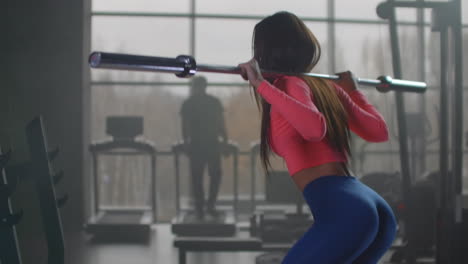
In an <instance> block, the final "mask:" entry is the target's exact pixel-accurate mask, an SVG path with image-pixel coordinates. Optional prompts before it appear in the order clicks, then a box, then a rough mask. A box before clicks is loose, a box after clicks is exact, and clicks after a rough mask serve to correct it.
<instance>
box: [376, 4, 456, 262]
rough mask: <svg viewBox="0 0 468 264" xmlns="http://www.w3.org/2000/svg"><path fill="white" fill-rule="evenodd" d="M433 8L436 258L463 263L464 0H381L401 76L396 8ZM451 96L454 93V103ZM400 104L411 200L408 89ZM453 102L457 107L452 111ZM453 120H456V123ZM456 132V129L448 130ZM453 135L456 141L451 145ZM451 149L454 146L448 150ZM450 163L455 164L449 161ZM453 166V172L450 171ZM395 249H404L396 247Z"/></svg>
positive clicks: (409, 255) (411, 255) (407, 256)
mask: <svg viewBox="0 0 468 264" xmlns="http://www.w3.org/2000/svg"><path fill="white" fill-rule="evenodd" d="M397 7H410V8H421V9H422V8H431V9H432V12H433V13H432V18H433V19H432V31H436V32H439V33H440V34H439V35H440V69H441V83H440V86H441V91H440V160H439V163H440V166H439V167H440V177H439V178H438V179H437V186H438V187H439V186H440V187H439V188H438V189H437V196H436V197H437V198H438V201H437V207H438V208H437V226H436V240H435V244H436V247H435V248H436V252H435V258H436V263H462V262H461V261H460V256H461V250H460V248H459V247H457V246H456V245H455V244H454V241H459V239H458V238H459V236H460V234H459V233H458V234H457V233H456V232H455V230H457V226H459V225H460V224H461V223H462V221H463V216H462V208H461V203H459V202H457V201H460V200H461V196H462V194H461V182H462V169H463V163H462V159H463V151H462V140H463V138H462V137H463V135H462V134H463V71H462V69H463V66H462V58H463V49H462V28H461V0H451V1H444V2H426V1H394V0H388V1H386V2H383V3H381V4H379V6H378V7H377V14H378V15H379V16H380V17H381V18H383V19H388V20H389V29H390V37H391V42H392V45H391V46H392V55H393V56H392V59H393V67H394V73H395V76H396V77H401V72H402V71H401V62H400V53H399V51H400V50H399V40H398V34H397V23H396V15H395V8H397ZM449 96H452V98H451V99H452V100H451V105H449V100H448V99H449ZM396 103H397V105H396V108H397V114H398V123H399V132H400V133H399V135H400V159H401V167H402V179H403V180H402V188H403V197H404V202H405V203H406V204H409V202H410V200H411V199H410V191H411V190H410V187H411V181H410V179H411V178H410V173H409V171H410V167H409V157H408V146H407V135H406V119H405V109H404V104H403V95H402V94H400V93H397V94H396ZM449 107H451V108H452V111H449ZM448 120H452V122H451V127H450V126H449V122H448ZM449 131H450V132H452V135H449V134H450V133H449ZM450 136H451V142H452V147H451V148H449V137H450ZM449 149H451V150H449ZM450 165H451V166H450ZM450 167H451V169H452V173H449V168H450ZM404 250H405V251H404V256H403V257H402V258H400V260H401V261H406V262H409V263H412V262H414V261H415V260H416V258H417V257H418V256H417V255H416V252H415V251H414V250H412V249H411V248H404ZM395 254H400V253H399V252H396V253H395Z"/></svg>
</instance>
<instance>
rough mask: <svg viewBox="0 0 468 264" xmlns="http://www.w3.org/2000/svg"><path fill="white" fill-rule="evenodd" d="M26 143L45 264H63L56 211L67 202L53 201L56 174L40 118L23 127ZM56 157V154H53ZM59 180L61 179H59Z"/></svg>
mask: <svg viewBox="0 0 468 264" xmlns="http://www.w3.org/2000/svg"><path fill="white" fill-rule="evenodd" d="M26 139H27V143H28V146H29V153H30V156H31V169H32V170H31V171H30V172H31V177H32V179H33V181H34V183H35V187H36V190H37V193H38V196H39V205H40V212H41V218H42V219H41V220H42V226H43V228H44V233H45V237H46V241H47V252H48V254H47V256H48V257H47V263H49V264H64V263H65V243H64V238H63V229H62V220H61V217H60V212H59V208H60V207H62V206H63V205H64V204H65V202H66V201H67V198H68V197H67V195H64V196H62V197H61V198H57V197H56V194H55V187H54V185H55V184H56V183H54V182H58V181H60V180H56V179H57V178H56V176H57V174H55V175H54V174H53V173H52V172H53V171H54V170H53V169H52V166H51V163H50V162H51V159H50V157H51V155H50V152H49V151H48V147H47V145H46V144H47V140H46V135H45V130H44V125H43V122H42V118H41V117H40V116H39V117H36V118H34V119H33V120H32V121H31V122H30V123H29V124H28V125H27V127H26ZM55 156H56V154H55ZM60 178H62V177H60Z"/></svg>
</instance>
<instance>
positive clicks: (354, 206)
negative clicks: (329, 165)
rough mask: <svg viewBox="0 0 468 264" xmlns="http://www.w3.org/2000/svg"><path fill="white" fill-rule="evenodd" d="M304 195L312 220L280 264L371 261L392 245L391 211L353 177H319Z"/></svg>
mask: <svg viewBox="0 0 468 264" xmlns="http://www.w3.org/2000/svg"><path fill="white" fill-rule="evenodd" d="M303 194H304V197H305V200H306V201H307V204H308V205H309V207H310V210H311V212H312V214H313V216H314V224H313V225H312V227H311V228H310V229H309V230H308V231H307V232H306V233H305V234H304V235H303V236H302V237H301V238H300V239H299V240H298V241H297V242H296V244H295V245H294V246H293V247H292V248H291V249H290V250H289V252H288V254H287V255H286V257H285V258H284V259H283V264H306V263H307V264H351V263H352V264H375V263H377V262H378V261H379V259H380V258H381V257H382V256H383V255H384V254H385V252H386V251H387V249H388V248H389V247H390V246H391V244H392V242H393V240H394V238H395V234H396V221H395V216H394V215H393V212H392V209H391V208H390V206H389V205H388V204H387V203H386V202H385V200H384V199H383V198H382V197H380V196H379V195H378V194H377V193H375V192H374V191H373V190H372V189H370V188H369V187H367V186H366V185H364V184H363V183H361V182H360V181H359V180H357V179H355V178H354V177H351V176H335V175H332V176H324V177H320V178H318V179H316V180H314V181H312V182H310V183H309V184H308V185H307V186H306V187H305V189H304V193H303Z"/></svg>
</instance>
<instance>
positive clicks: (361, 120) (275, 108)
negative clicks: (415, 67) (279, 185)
mask: <svg viewBox="0 0 468 264" xmlns="http://www.w3.org/2000/svg"><path fill="white" fill-rule="evenodd" d="M333 86H334V88H335V90H336V92H337V94H338V97H339V98H340V100H341V102H342V104H343V106H344V108H345V110H346V111H347V113H348V126H349V128H350V130H351V131H353V132H354V133H356V134H357V135H359V136H360V137H361V138H363V139H364V140H367V141H370V142H383V141H386V140H388V129H387V125H386V123H385V120H384V118H383V117H382V115H381V114H380V113H379V112H378V111H377V110H376V109H375V108H374V106H372V105H371V104H370V103H369V102H368V100H367V99H366V97H365V96H364V95H363V94H362V93H361V92H360V91H358V90H354V91H351V92H350V93H349V94H348V93H347V92H346V91H344V90H343V89H342V88H341V87H339V86H338V85H336V84H335V83H333ZM257 91H258V93H259V94H260V95H261V96H262V97H263V98H264V99H265V100H266V101H267V102H268V103H270V104H271V110H270V134H269V144H270V147H271V148H272V150H273V152H275V153H276V154H277V155H279V156H281V157H282V158H283V159H284V160H285V162H286V166H287V167H288V171H289V173H290V175H294V174H295V173H297V172H299V171H301V170H303V169H306V168H310V167H315V166H318V165H320V164H324V163H329V162H346V159H347V157H346V155H345V153H342V152H340V151H336V150H335V149H333V148H332V147H331V146H330V144H328V143H327V140H326V138H325V135H326V131H327V126H326V121H325V118H324V116H323V115H322V113H320V112H319V110H318V109H317V107H316V106H315V104H314V95H313V94H312V91H311V90H310V88H309V86H308V85H307V83H306V82H305V81H304V80H302V79H301V78H299V77H293V76H283V77H280V78H278V79H276V80H275V81H274V82H273V84H270V83H269V82H267V81H263V82H262V83H261V84H260V85H259V86H258V87H257Z"/></svg>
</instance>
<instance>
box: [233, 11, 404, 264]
mask: <svg viewBox="0 0 468 264" xmlns="http://www.w3.org/2000/svg"><path fill="white" fill-rule="evenodd" d="M253 52H254V57H253V58H252V59H251V60H250V61H248V62H246V63H242V64H240V65H239V67H240V68H241V74H242V77H243V78H244V79H245V80H249V82H250V84H251V85H252V86H253V89H254V90H255V97H256V99H257V103H258V105H259V108H260V110H261V112H262V126H261V151H260V152H261V159H262V161H263V165H264V167H265V168H266V170H267V171H268V168H269V160H268V157H269V154H270V151H271V150H272V151H273V152H275V153H276V154H278V155H279V156H281V157H282V158H283V159H284V160H285V161H286V165H287V167H288V171H289V173H290V175H291V177H292V179H293V181H294V182H295V184H296V185H297V187H298V188H299V189H300V190H301V191H302V193H303V195H304V197H305V200H306V201H307V203H308V205H309V207H310V209H311V212H312V213H313V216H314V224H313V226H312V227H311V228H310V229H309V230H308V231H307V232H306V233H305V234H304V235H303V237H302V238H300V239H299V240H298V241H297V242H296V244H295V245H294V246H293V247H292V248H291V249H290V250H289V252H288V254H287V255H286V257H285V258H284V260H283V263H284V264H302V263H318V264H346V263H359V264H365V263H377V262H378V260H379V259H380V258H381V257H382V256H383V255H384V253H385V252H386V250H387V249H388V248H389V247H390V245H391V243H392V241H393V239H394V237H395V233H396V223H395V217H394V215H393V213H392V210H391V209H390V207H389V205H388V204H387V203H386V202H385V201H384V200H383V199H382V198H381V197H380V196H379V195H378V194H376V193H375V192H374V191H372V190H371V189H370V188H368V187H366V186H365V185H364V184H362V183H360V182H359V181H358V180H357V179H355V178H354V177H353V176H351V175H350V172H349V170H348V164H347V161H348V157H349V155H350V147H349V141H350V130H351V131H353V132H354V133H356V134H357V135H359V136H360V137H362V138H363V139H365V140H367V141H371V142H383V141H386V140H388V130H387V126H386V123H385V120H384V119H383V117H382V116H381V115H380V113H379V112H378V111H377V110H376V109H375V108H374V107H373V106H372V105H371V104H370V103H369V102H368V101H367V99H366V97H365V96H364V95H363V94H362V93H361V92H359V91H358V90H357V89H356V82H355V80H354V78H353V76H352V74H351V73H350V72H346V73H341V74H339V76H340V79H339V80H338V81H336V82H331V81H325V80H323V79H318V78H312V77H294V76H291V75H289V76H286V75H277V76H266V79H264V77H263V76H262V74H261V72H260V68H261V69H267V70H272V71H277V72H290V73H295V72H308V71H310V70H312V69H313V67H314V66H315V65H316V63H317V62H318V61H319V58H320V46H319V43H318V41H317V39H316V38H315V37H314V35H313V34H312V32H311V31H310V30H309V29H308V28H307V27H306V25H305V24H304V23H303V22H302V21H301V20H300V19H299V18H297V17H296V16H295V15H293V14H291V13H288V12H279V13H276V14H274V15H272V16H269V17H267V18H265V19H263V20H262V21H261V22H259V23H258V24H257V25H256V26H255V29H254V35H253Z"/></svg>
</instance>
